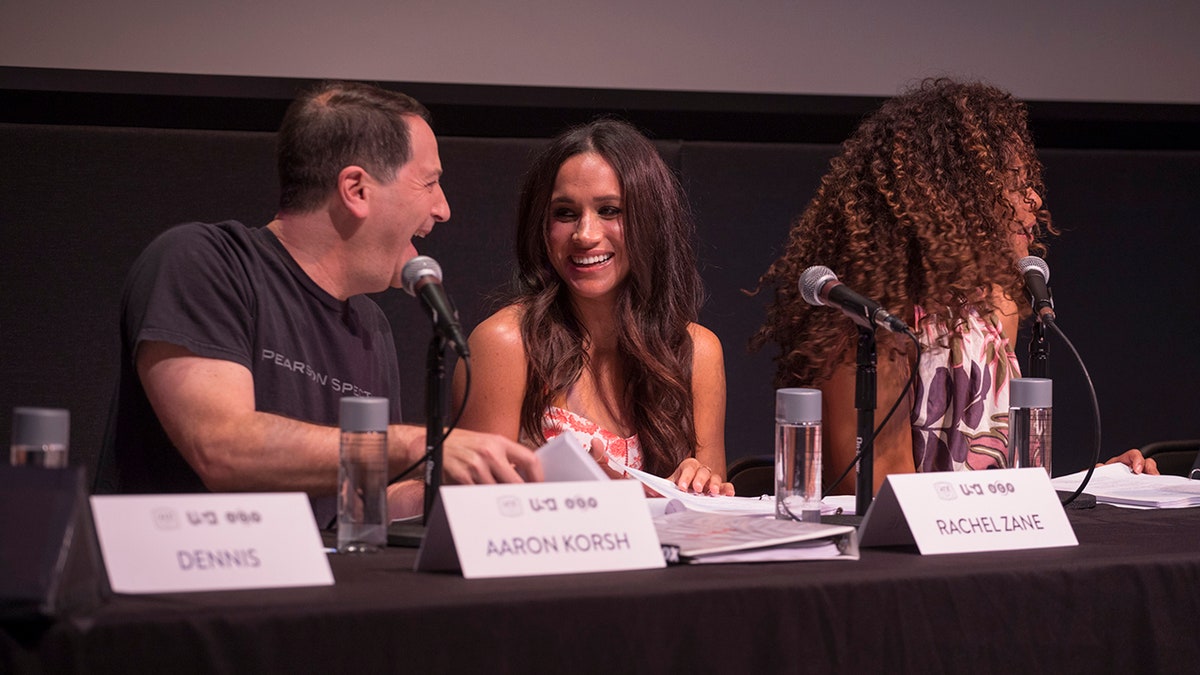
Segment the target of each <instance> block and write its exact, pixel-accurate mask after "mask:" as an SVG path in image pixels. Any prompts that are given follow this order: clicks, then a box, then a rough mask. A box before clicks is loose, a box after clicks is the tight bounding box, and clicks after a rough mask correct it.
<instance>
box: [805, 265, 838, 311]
mask: <svg viewBox="0 0 1200 675" xmlns="http://www.w3.org/2000/svg"><path fill="white" fill-rule="evenodd" d="M830 281H837V275H836V274H834V273H833V270H831V269H829V268H828V267H826V266H824V265H813V266H812V267H810V268H808V269H806V270H804V273H803V274H801V275H800V295H801V296H803V297H804V301H805V302H807V303H808V304H810V305H817V306H821V305H824V304H825V303H823V302H821V289H822V288H824V287H825V284H827V283H829V282H830Z"/></svg>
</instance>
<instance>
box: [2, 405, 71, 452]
mask: <svg viewBox="0 0 1200 675" xmlns="http://www.w3.org/2000/svg"><path fill="white" fill-rule="evenodd" d="M70 438H71V413H70V412H68V411H66V410H64V409H63V408H13V418H12V444H13V445H61V446H63V447H66V446H67V444H68V442H69V441H70Z"/></svg>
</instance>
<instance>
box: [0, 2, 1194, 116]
mask: <svg viewBox="0 0 1200 675" xmlns="http://www.w3.org/2000/svg"><path fill="white" fill-rule="evenodd" d="M0 66H25V67H49V68H72V69H98V70H119V71H146V72H173V73H200V74H220V75H261V76H278V77H345V78H356V79H374V80H384V81H400V82H403V81H409V82H453V83H470V84H517V85H546V86H583V87H614V88H632V89H674V90H700V91H738V92H779V93H792V94H796V93H807V94H865V95H889V94H892V93H895V92H896V91H897V90H898V89H900V88H902V87H903V86H904V85H905V84H906V83H908V82H910V81H911V80H913V79H914V78H919V77H922V76H927V75H936V74H952V75H955V76H959V77H977V78H982V79H986V80H989V81H991V82H993V83H995V84H997V85H999V86H1002V87H1005V88H1007V89H1010V90H1011V91H1013V92H1014V93H1016V94H1017V95H1018V96H1020V97H1022V98H1026V99H1052V100H1091V101H1136V102H1181V103H1200V2H1195V1H1194V0H1188V1H1186V2H1184V1H1164V0H1143V1H1142V2H1139V3H1133V2H1128V1H1125V2H1121V1H1118V0H1058V1H1055V0H1050V1H1048V2H1047V1H1044V0H1043V1H1042V2H1030V1H1029V0H1015V1H1010V2H981V1H979V0H916V1H914V2H901V1H897V2H885V1H881V0H875V1H873V2H857V1H854V0H843V1H841V2H837V1H833V2H804V1H802V0H744V1H743V2H737V1H736V0H691V1H688V0H674V1H673V2H659V1H657V0H509V1H507V2H503V1H496V2H483V1H482V0H474V1H472V0H255V1H254V2H246V1H245V0H209V1H207V2H206V1H205V0H193V1H192V2H189V3H186V4H185V3H183V2H164V1H163V0H100V1H97V0H41V1H39V2H33V1H31V0H10V1H7V2H3V3H0Z"/></svg>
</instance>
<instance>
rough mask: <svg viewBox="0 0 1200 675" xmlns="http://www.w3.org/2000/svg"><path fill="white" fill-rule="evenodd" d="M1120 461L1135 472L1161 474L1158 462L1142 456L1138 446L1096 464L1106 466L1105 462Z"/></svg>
mask: <svg viewBox="0 0 1200 675" xmlns="http://www.w3.org/2000/svg"><path fill="white" fill-rule="evenodd" d="M1118 462H1120V463H1121V464H1124V465H1125V466H1127V467H1129V469H1130V470H1131V471H1133V472H1134V473H1144V474H1146V475H1148V476H1157V475H1159V473H1158V462H1155V461H1154V460H1153V459H1148V458H1146V457H1142V451H1141V450H1138V449H1137V448H1134V449H1132V450H1126V451H1125V452H1123V453H1121V454H1119V455H1117V456H1116V457H1113V458H1112V459H1110V460H1108V461H1107V462H1105V463H1104V464H1097V465H1096V466H1104V465H1105V464H1116V463H1118Z"/></svg>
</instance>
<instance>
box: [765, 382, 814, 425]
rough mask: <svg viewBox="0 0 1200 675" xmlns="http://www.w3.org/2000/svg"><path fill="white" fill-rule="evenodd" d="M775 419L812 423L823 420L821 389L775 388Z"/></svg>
mask: <svg viewBox="0 0 1200 675" xmlns="http://www.w3.org/2000/svg"><path fill="white" fill-rule="evenodd" d="M775 421H776V422H781V423H783V424H812V423H814V422H817V423H819V422H820V421H821V390H820V389H801V388H798V387H793V388H788V389H776V390H775Z"/></svg>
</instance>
